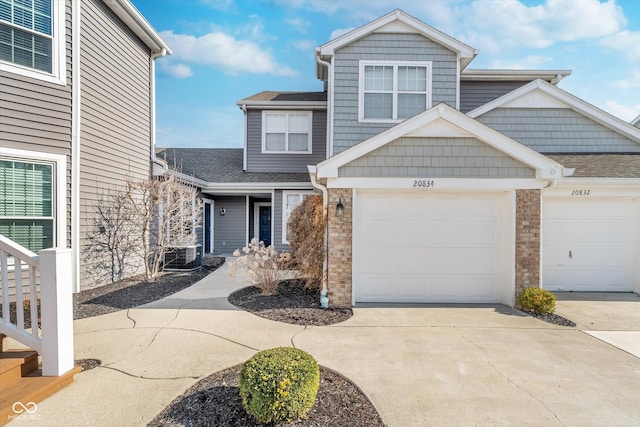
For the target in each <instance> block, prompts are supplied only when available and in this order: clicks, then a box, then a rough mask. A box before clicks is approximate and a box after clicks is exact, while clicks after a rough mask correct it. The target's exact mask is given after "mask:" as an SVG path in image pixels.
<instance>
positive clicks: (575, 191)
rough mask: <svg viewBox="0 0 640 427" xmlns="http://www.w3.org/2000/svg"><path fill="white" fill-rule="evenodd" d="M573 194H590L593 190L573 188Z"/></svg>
mask: <svg viewBox="0 0 640 427" xmlns="http://www.w3.org/2000/svg"><path fill="white" fill-rule="evenodd" d="M571 195H572V196H589V195H591V190H571Z"/></svg>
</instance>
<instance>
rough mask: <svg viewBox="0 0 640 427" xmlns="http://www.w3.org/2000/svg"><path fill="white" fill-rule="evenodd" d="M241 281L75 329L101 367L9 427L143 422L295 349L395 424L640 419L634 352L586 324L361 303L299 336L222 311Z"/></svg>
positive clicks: (224, 281)
mask: <svg viewBox="0 0 640 427" xmlns="http://www.w3.org/2000/svg"><path fill="white" fill-rule="evenodd" d="M240 286H243V283H242V281H241V280H238V279H230V278H229V277H228V275H227V272H226V267H223V268H222V269H220V270H218V271H216V272H214V273H213V274H212V275H210V276H209V277H207V278H206V279H204V280H203V281H202V282H200V283H198V284H197V285H195V286H194V287H192V288H189V289H186V290H185V291H182V292H180V293H178V294H175V295H174V296H172V297H170V298H169V299H167V300H164V301H163V302H162V303H157V304H154V305H150V306H147V307H144V308H139V309H135V310H128V311H120V312H117V313H112V314H109V315H105V316H100V317H95V318H90V319H82V320H78V321H76V323H75V340H76V357H77V358H89V357H92V358H98V359H101V360H102V361H103V366H102V367H99V368H96V369H93V370H90V371H87V372H83V373H81V374H79V375H77V376H76V380H75V382H74V383H73V384H72V385H70V386H69V387H67V388H65V389H63V390H62V391H60V392H59V393H57V394H56V395H54V396H52V397H50V398H49V399H47V400H45V401H44V402H42V403H41V404H40V405H38V414H37V415H38V419H36V420H16V421H14V422H12V423H11V424H10V425H12V426H13V425H22V424H25V425H39V426H44V425H46V426H59V425H65V426H85V425H86V426H113V425H118V426H139V425H146V423H148V422H149V421H150V420H151V419H152V418H153V417H154V416H155V415H156V414H157V413H158V412H159V411H160V410H162V409H163V408H164V407H165V406H166V405H167V404H168V403H169V402H170V401H171V400H172V399H173V398H175V397H176V396H178V395H179V394H181V393H182V392H183V391H184V390H185V389H186V388H187V387H189V386H190V385H192V384H193V383H195V382H196V381H197V380H198V379H199V378H202V377H203V376H206V375H208V374H210V373H212V372H215V371H217V370H220V369H224V368H227V367H230V366H233V365H235V364H238V363H241V362H243V361H244V360H246V359H247V358H249V357H250V356H251V355H252V354H254V353H255V352H256V351H258V350H262V349H266V348H271V347H275V346H283V345H292V344H293V345H295V346H296V347H299V348H302V349H305V350H307V351H309V352H310V353H311V354H312V355H313V356H315V357H316V358H317V360H318V361H319V362H320V363H321V364H323V365H325V366H327V367H329V368H332V369H334V370H336V371H338V372H340V373H342V374H343V375H345V376H347V377H348V378H350V379H351V380H352V381H354V382H355V383H356V384H357V385H358V386H359V387H360V388H361V389H362V390H363V391H364V392H365V393H366V394H367V395H368V396H369V397H370V399H371V400H372V401H373V403H374V404H375V406H376V408H377V409H378V411H379V412H380V414H381V416H382V418H383V420H384V421H385V422H386V423H387V424H388V425H390V426H428V425H435V426H441V425H444V426H449V425H452V426H461V425H462V426H464V425H492V426H501V425H531V426H540V425H545V426H569V425H580V426H589V425H594V426H595V425H598V426H602V425H616V426H637V425H640V405H638V395H640V358H638V357H635V356H633V355H631V354H629V353H628V352H626V351H623V350H620V349H618V348H616V347H614V346H611V345H609V344H607V343H605V342H603V341H601V340H600V339H596V338H594V337H593V336H590V335H588V334H586V333H583V332H581V330H580V329H579V328H566V327H558V326H554V325H550V324H548V323H545V322H542V321H540V320H537V319H534V318H531V317H528V316H524V315H522V314H521V313H520V312H518V311H515V310H511V309H509V308H507V307H504V306H486V305H483V306H433V305H423V306H416V307H409V306H396V307H391V306H390V307H380V306H378V307H375V306H370V307H358V308H356V309H355V310H354V316H353V317H352V318H351V319H349V320H348V321H346V322H344V323H342V324H339V325H334V326H325V327H306V328H305V327H301V326H295V325H286V324H281V323H276V322H271V321H268V320H265V319H261V318H258V317H256V316H253V315H251V314H249V313H246V312H243V311H238V310H234V309H233V307H230V306H228V305H226V304H225V301H224V299H225V298H224V294H225V293H228V291H229V290H230V289H233V288H237V287H240ZM563 307H564V305H563ZM585 319H587V317H585ZM354 424H357V420H354Z"/></svg>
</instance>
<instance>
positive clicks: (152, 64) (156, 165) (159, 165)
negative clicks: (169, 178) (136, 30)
mask: <svg viewBox="0 0 640 427" xmlns="http://www.w3.org/2000/svg"><path fill="white" fill-rule="evenodd" d="M166 54H167V49H165V48H164V47H163V48H162V50H160V52H156V53H152V54H151V56H150V57H149V82H150V83H149V104H150V112H149V116H150V117H149V122H150V126H151V129H150V134H151V141H150V146H151V153H150V155H151V176H158V175H164V173H165V172H167V170H168V169H169V168H168V166H167V162H165V161H164V160H161V159H159V158H157V157H156V61H155V60H156V59H158V58H162V57H163V56H165V55H166ZM158 169H159V170H158Z"/></svg>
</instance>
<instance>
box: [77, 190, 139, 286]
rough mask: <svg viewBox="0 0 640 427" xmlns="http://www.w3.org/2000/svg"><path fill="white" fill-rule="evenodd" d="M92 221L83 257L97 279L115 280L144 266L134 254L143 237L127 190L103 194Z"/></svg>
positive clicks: (94, 209)
mask: <svg viewBox="0 0 640 427" xmlns="http://www.w3.org/2000/svg"><path fill="white" fill-rule="evenodd" d="M88 221H89V224H88V227H87V228H88V229H87V231H86V232H85V242H84V244H83V246H82V258H83V261H84V262H85V263H86V264H87V265H88V266H89V268H87V274H88V275H89V276H90V277H91V278H92V279H93V280H94V282H95V283H105V282H111V283H114V282H117V281H119V280H122V279H124V278H125V277H128V276H130V275H132V274H135V273H136V271H137V270H138V268H139V266H140V265H139V263H138V262H136V261H137V260H136V258H135V257H134V255H135V252H136V251H138V250H139V245H140V239H139V236H138V233H137V231H136V221H135V218H134V216H133V212H132V210H131V206H130V204H129V200H128V199H127V197H126V195H125V194H124V192H122V191H118V190H115V189H107V190H105V191H103V192H102V193H101V194H99V195H98V199H97V200H96V201H95V202H94V204H93V215H92V216H91V219H89V220H88Z"/></svg>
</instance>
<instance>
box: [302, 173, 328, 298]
mask: <svg viewBox="0 0 640 427" xmlns="http://www.w3.org/2000/svg"><path fill="white" fill-rule="evenodd" d="M307 168H308V169H309V176H310V177H311V184H312V185H313V186H314V188H317V189H318V190H320V191H322V209H323V210H324V215H325V218H327V224H325V226H324V257H323V260H322V290H321V291H320V305H321V306H322V308H329V297H328V295H327V291H328V290H327V277H328V275H329V224H328V220H329V211H328V209H327V207H328V205H329V191H328V190H327V187H326V186H324V185H322V184H320V183H319V182H318V181H317V173H318V169H317V168H316V167H315V166H310V165H309V166H307Z"/></svg>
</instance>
